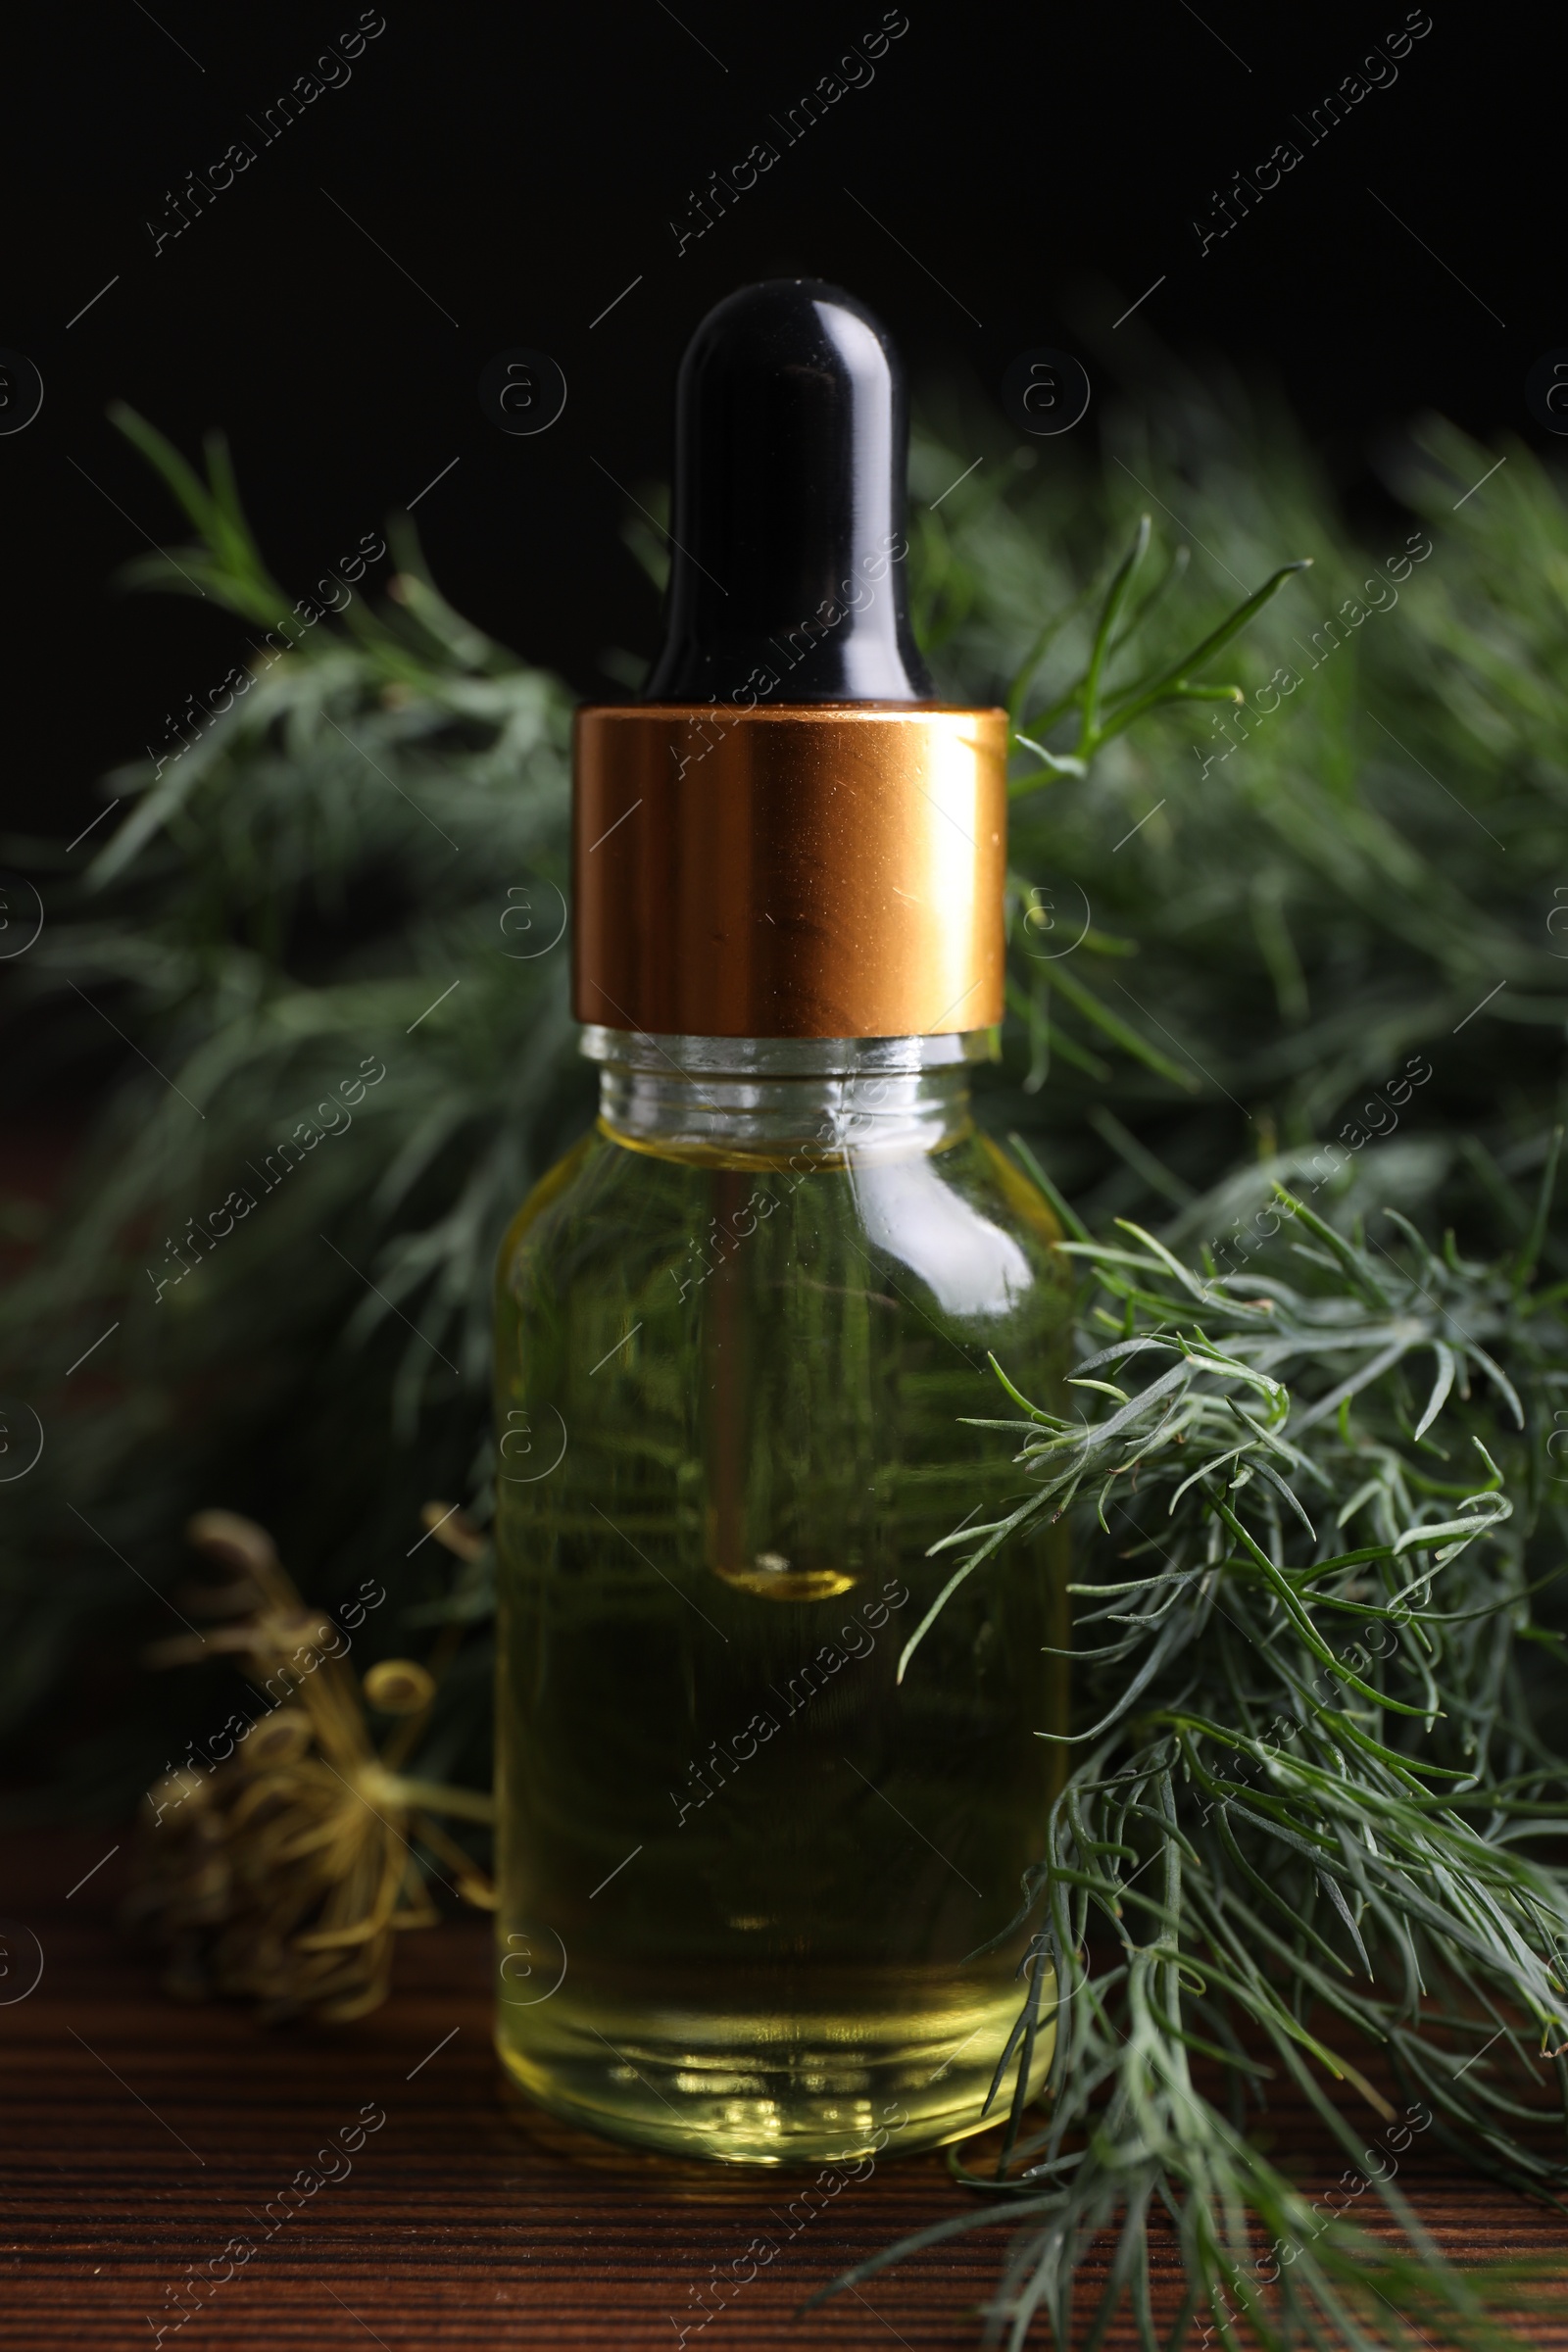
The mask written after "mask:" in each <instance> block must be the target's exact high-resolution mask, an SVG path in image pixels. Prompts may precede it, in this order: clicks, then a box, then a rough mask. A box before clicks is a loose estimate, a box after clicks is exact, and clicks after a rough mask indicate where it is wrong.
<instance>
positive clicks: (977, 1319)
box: [496, 279, 1068, 2164]
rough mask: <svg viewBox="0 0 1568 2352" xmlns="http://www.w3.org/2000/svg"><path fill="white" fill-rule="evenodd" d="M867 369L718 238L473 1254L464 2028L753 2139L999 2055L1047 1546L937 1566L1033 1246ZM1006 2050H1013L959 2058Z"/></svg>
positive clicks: (975, 898) (966, 762)
mask: <svg viewBox="0 0 1568 2352" xmlns="http://www.w3.org/2000/svg"><path fill="white" fill-rule="evenodd" d="M906 433H907V425H906V414H905V400H904V389H903V379H902V374H901V371H900V368H899V365H898V361H897V357H896V355H895V353H894V351H893V349H892V347H891V345H890V343H889V340H888V337H887V335H886V334H885V332H884V331H883V329H882V328H881V327H880V326H879V325H878V323H877V321H876V320H875V319H873V318H872V317H871V316H870V314H869V313H868V312H867V311H866V310H865V309H864V308H863V307H862V306H861V305H860V304H859V303H858V302H857V301H855V300H854V298H853V297H851V296H849V295H847V294H844V293H842V292H840V291H839V290H838V289H837V288H834V287H832V286H827V285H823V284H819V283H815V282H812V281H809V280H799V279H791V280H786V281H777V282H773V283H769V284H765V285H760V286H752V287H748V288H745V289H744V290H743V291H742V292H740V293H738V294H736V295H734V296H732V297H731V298H730V299H729V300H728V301H726V302H724V303H721V304H720V305H719V306H718V308H717V309H716V310H714V311H713V312H711V314H710V316H709V317H708V318H707V319H705V320H704V321H703V323H702V324H701V326H700V327H699V328H698V331H697V334H696V336H695V337H694V339H693V342H692V344H691V346H690V348H689V349H688V351H687V354H686V358H685V361H684V363H683V366H682V368H681V373H680V380H679V388H678V400H677V464H676V494H675V519H674V530H673V533H672V538H673V544H674V559H673V567H672V573H671V581H670V590H669V600H668V636H667V640H666V645H665V649H664V652H663V655H662V659H661V662H660V663H659V665H658V667H657V669H656V671H655V673H654V675H653V678H652V680H651V683H650V688H649V693H648V699H647V700H645V701H643V702H640V703H637V704H634V705H628V706H624V707H615V708H612V707H606V708H596V709H590V710H586V711H581V712H580V713H579V715H578V726H577V745H576V787H575V811H574V844H575V876H574V893H575V897H574V914H575V922H574V956H575V1009H576V1012H577V1015H578V1018H579V1019H580V1021H581V1022H582V1024H583V1032H582V1046H583V1051H584V1053H585V1054H588V1055H589V1056H590V1057H591V1058H592V1059H594V1060H596V1061H597V1062H598V1063H599V1064H600V1069H601V1096H600V1115H599V1120H598V1123H597V1126H596V1128H595V1129H594V1131H593V1132H592V1133H591V1134H590V1135H589V1136H587V1137H585V1138H584V1139H583V1141H582V1142H581V1143H580V1144H579V1145H578V1146H577V1147H576V1149H575V1150H574V1151H572V1152H570V1153H568V1155H567V1156H566V1158H565V1159H564V1161H562V1163H561V1164H560V1165H559V1166H558V1167H557V1168H556V1169H554V1170H553V1171H552V1173H551V1174H550V1175H548V1176H547V1177H546V1178H545V1179H544V1181H543V1182H542V1183H541V1184H540V1185H539V1186H538V1187H537V1188H536V1189H535V1191H534V1192H533V1194H532V1195H531V1196H530V1197H529V1199H528V1200H527V1201H525V1202H524V1203H523V1205H522V1207H521V1208H520V1209H519V1211H518V1213H517V1215H516V1217H515V1220H514V1221H513V1224H512V1226H511V1228H510V1230H509V1232H508V1234H507V1237H506V1241H505V1243H504V1246H503V1249H502V1251H501V1259H500V1268H499V1281H498V1315H497V1359H496V1382H497V1389H496V1403H497V1416H498V1442H499V1455H500V1459H499V1464H498V1485H497V1496H498V1505H497V1554H498V1567H499V1603H500V1620H499V1640H500V1663H499V1681H498V1702H499V1703H498V1727H499V1729H498V1792H499V1804H500V1832H499V1836H500V1860H499V1879H500V1915H499V1921H498V1933H499V1963H498V1965H499V1980H500V1981H499V1988H498V1996H499V1997H498V2003H497V2040H498V2046H499V2049H500V2052H501V2056H502V2059H503V2061H504V2063H505V2065H506V2067H507V2068H508V2070H509V2072H510V2073H511V2075H512V2076H513V2077H514V2078H515V2081H516V2082H517V2083H518V2084H520V2085H521V2087H522V2088H523V2090H524V2091H525V2092H526V2093H527V2094H528V2095H529V2096H530V2097H532V2098H533V2099H535V2100H536V2101H538V2102H539V2103H540V2104H541V2105H543V2106H545V2107H547V2108H550V2109H551V2110H553V2111H554V2112H556V2113H557V2114H560V2115H563V2116H565V2117H568V2118H570V2119H571V2120H573V2121H576V2122H578V2123H581V2124H584V2125H587V2126H590V2127H592V2128H593V2129H596V2130H599V2131H606V2132H610V2133H612V2134H613V2135H615V2136H617V2137H620V2138H624V2139H630V2140H635V2141H640V2142H644V2143H647V2144H651V2145H654V2146H658V2147H662V2148H666V2149H670V2150H674V2151H677V2152H679V2153H682V2154H686V2155H706V2156H712V2157H720V2158H728V2159H732V2160H743V2161H751V2162H757V2163H764V2164H777V2163H788V2162H813V2163H821V2162H823V2161H826V2160H829V2159H834V2158H842V2157H854V2156H858V2155H861V2154H863V2153H865V2152H866V2151H867V2150H870V2149H876V2148H883V2147H886V2148H888V2149H889V2150H890V2151H891V2150H893V2149H912V2148H917V2147H921V2146H928V2145H930V2144H932V2143H934V2142H937V2141H942V2140H950V2139H956V2138H960V2137H962V2136H963V2135H964V2134H965V2133H968V2132H972V2131H977V2130H979V2129H981V2128H982V2126H983V2123H984V2122H985V2120H986V2118H987V2114H988V2105H987V2102H988V2099H992V2101H993V2103H992V2104H991V2106H990V2108H989V2113H990V2115H991V2116H993V2117H994V2116H995V2114H996V2113H997V2112H998V2108H997V2104H996V2100H997V2099H1000V2101H1001V2104H1002V2105H1003V2106H1004V2107H1005V2103H1006V2100H1007V2099H1008V2098H1009V2097H1010V2095H1011V2091H1012V2088H1013V2083H1014V2077H1015V2072H1016V2068H1017V2066H1018V2065H1019V2064H1020V2063H1022V2062H1023V2060H1022V2056H1021V2053H1020V2052H1019V2051H1018V2050H1016V2049H1015V2050H1014V2051H1013V2052H1012V2054H1011V2055H1010V2056H1009V2057H1008V2058H1007V2063H1006V2065H1005V2066H1002V2065H1001V2062H1002V2060H1003V2058H1004V2054H1005V2052H1006V2051H1007V2048H1008V2043H1009V2036H1010V2034H1011V2032H1012V2028H1013V2026H1014V2024H1015V2021H1016V2020H1017V2018H1018V2016H1019V2014H1020V2011H1021V2010H1022V2009H1023V2008H1024V2006H1025V2004H1026V2002H1027V2003H1028V2004H1029V2005H1030V2006H1031V2009H1032V2013H1033V2015H1034V2018H1035V2020H1036V2024H1037V2028H1038V2031H1037V2032H1036V2033H1035V2034H1034V2036H1033V2038H1032V2040H1031V2042H1030V2044H1029V2074H1030V2079H1031V2082H1032V2083H1033V2082H1038V2081H1039V2080H1040V2079H1041V2078H1042V2077H1043V2075H1044V2073H1045V2069H1046V2066H1047V2064H1048V2063H1049V2059H1050V2054H1051V2046H1052V2027H1051V2016H1052V1999H1051V1996H1052V1990H1053V1987H1052V1985H1051V1982H1050V1978H1049V1973H1044V1972H1042V1969H1041V1967H1040V1964H1039V1963H1038V1961H1037V1960H1036V1959H1034V1958H1033V1957H1032V1956H1031V1954H1030V1951H1029V1943H1028V1935H1029V1932H1028V1929H1027V1928H1026V1927H1024V1926H1021V1925H1020V1924H1019V1917H1020V1913H1021V1909H1022V1901H1021V1894H1020V1887H1021V1882H1022V1879H1023V1874H1024V1873H1025V1872H1026V1871H1027V1870H1028V1869H1029V1867H1030V1866H1031V1865H1032V1864H1034V1863H1035V1862H1037V1861H1038V1859H1039V1857H1040V1855H1041V1852H1042V1850H1043V1845H1044V1831H1045V1820H1046V1813H1047V1809H1048V1806H1049V1803H1050V1801H1051V1797H1052V1795H1053V1793H1054V1789H1055V1787H1056V1786H1057V1785H1058V1778H1059V1766H1058V1763H1057V1761H1056V1759H1057V1758H1059V1756H1060V1754H1061V1752H1062V1751H1061V1750H1060V1748H1059V1747H1056V1746H1054V1745H1053V1744H1052V1743H1051V1742H1050V1741H1049V1740H1043V1739H1041V1738H1040V1737H1039V1736H1038V1735H1039V1734H1041V1733H1042V1732H1046V1733H1054V1732H1055V1733H1059V1732H1060V1731H1062V1730H1064V1729H1065V1721H1064V1715H1065V1704H1066V1693H1065V1686H1064V1681H1063V1669H1062V1666H1061V1652H1062V1651H1063V1650H1064V1648H1065V1645H1066V1629H1065V1607H1066V1601H1065V1593H1064V1584H1063V1576H1064V1562H1063V1559H1062V1556H1061V1552H1060V1546H1059V1543H1058V1540H1057V1539H1056V1538H1055V1537H1054V1536H1052V1535H1049V1534H1041V1533H1036V1534H1034V1535H1033V1536H1031V1537H1029V1538H1028V1539H1027V1540H1023V1541H1020V1542H1017V1543H1015V1544H1012V1545H1011V1546H1010V1547H1004V1549H1003V1550H1002V1551H1001V1552H999V1553H998V1554H997V1555H996V1556H995V1557H993V1558H992V1559H991V1560H990V1561H989V1562H988V1563H987V1564H986V1565H985V1566H984V1567H983V1568H981V1569H979V1570H978V1571H977V1572H976V1573H975V1574H974V1575H973V1576H971V1577H970V1578H969V1579H968V1580H967V1581H966V1582H965V1583H963V1584H962V1585H961V1586H960V1588H959V1589H958V1590H957V1591H956V1593H954V1594H953V1596H952V1598H951V1599H950V1600H949V1601H948V1602H947V1604H946V1606H945V1607H944V1608H943V1609H942V1611H941V1612H940V1614H939V1615H938V1616H937V1618H936V1620H935V1622H934V1624H933V1625H932V1627H931V1629H930V1631H929V1633H928V1634H927V1635H926V1636H925V1638H924V1640H923V1641H922V1642H921V1644H920V1646H919V1648H918V1649H917V1651H916V1652H915V1654H914V1655H913V1657H912V1658H911V1659H910V1661H909V1663H908V1668H907V1673H905V1674H904V1675H903V1676H902V1678H901V1675H900V1659H901V1655H902V1653H903V1651H904V1650H905V1647H906V1645H907V1642H908V1641H909V1638H910V1636H911V1634H912V1633H913V1631H914V1629H915V1627H916V1626H917V1625H918V1624H919V1623H920V1621H921V1619H922V1618H923V1617H924V1616H925V1614H926V1612H927V1610H928V1609H929V1607H930V1605H931V1603H932V1602H933V1600H934V1599H935V1598H936V1596H937V1595H938V1593H940V1592H941V1590H942V1588H943V1586H944V1585H945V1584H946V1583H947V1581H948V1579H949V1578H950V1576H951V1574H952V1571H953V1565H954V1554H953V1553H952V1552H951V1551H950V1552H947V1553H941V1552H939V1553H938V1554H937V1555H936V1556H935V1557H933V1556H932V1555H931V1547H932V1546H933V1545H934V1544H940V1543H941V1541H942V1540H943V1539H944V1538H946V1537H949V1536H951V1535H952V1534H953V1533H954V1532H955V1531H956V1530H958V1529H960V1528H963V1527H974V1526H977V1525H982V1524H985V1523H987V1522H989V1521H992V1520H995V1519H997V1518H999V1517H1001V1516H1002V1515H1003V1514H1004V1512H1005V1507H1006V1505H1007V1504H1008V1503H1009V1502H1011V1501H1014V1500H1016V1499H1019V1498H1021V1495H1023V1494H1024V1493H1025V1492H1026V1491H1027V1489H1026V1486H1025V1485H1024V1482H1023V1481H1022V1479H1021V1477H1020V1473H1019V1471H1018V1469H1017V1467H1016V1465H1015V1463H1014V1461H1013V1458H1012V1457H1013V1452H1014V1447H1013V1445H1012V1444H1011V1442H1010V1441H1009V1440H1008V1438H1007V1436H1006V1434H1005V1432H999V1431H997V1430H995V1429H986V1428H982V1427H977V1426H975V1420H976V1418H981V1419H983V1418H985V1417H988V1416H989V1417H992V1418H995V1417H997V1416H999V1415H1005V1414H1006V1413H1007V1412H1008V1411H1010V1409H1011V1408H1010V1407H1008V1405H1007V1403H1006V1399H1005V1397H1004V1396H1003V1395H1002V1392H1001V1391H1000V1389H999V1388H998V1386H997V1383H996V1381H995V1378H994V1375H993V1373H992V1371H991V1369H990V1366H989V1363H988V1360H987V1359H988V1356H989V1355H993V1354H994V1355H995V1356H996V1358H997V1359H998V1361H999V1362H1000V1363H1001V1364H1002V1365H1003V1366H1004V1367H1005V1369H1006V1370H1007V1372H1008V1373H1009V1375H1010V1376H1011V1377H1012V1378H1013V1379H1014V1380H1015V1381H1016V1382H1017V1383H1018V1384H1019V1386H1020V1387H1021V1388H1023V1389H1024V1391H1025V1392H1026V1393H1027V1394H1030V1395H1032V1396H1034V1397H1036V1398H1037V1399H1039V1400H1040V1401H1042V1402H1049V1400H1050V1399H1051V1397H1052V1396H1053V1394H1054V1391H1055V1390H1056V1388H1057V1385H1058V1383H1059V1381H1060V1378H1061V1373H1062V1355H1063V1348H1064V1344H1065V1342H1064V1335H1065V1329H1066V1319H1067V1312H1068V1286H1067V1283H1066V1280H1065V1277H1064V1269H1063V1266H1062V1263H1061V1260H1060V1259H1059V1257H1058V1256H1057V1254H1056V1251H1055V1248H1054V1245H1055V1243H1056V1242H1057V1240H1059V1238H1060V1237H1059V1234H1058V1232H1057V1229H1056V1226H1055V1223H1054V1218H1053V1216H1052V1213H1051V1211H1050V1209H1049V1208H1048V1206H1047V1204H1046V1203H1045V1201H1043V1200H1042V1199H1041V1197H1040V1196H1039V1194H1038V1193H1037V1192H1036V1191H1035V1190H1034V1188H1033V1187H1032V1186H1031V1185H1029V1184H1028V1183H1027V1182H1026V1181H1025V1179H1024V1178H1023V1177H1022V1176H1021V1175H1020V1174H1019V1173H1018V1171H1017V1170H1016V1169H1015V1168H1014V1167H1013V1166H1012V1164H1011V1163H1010V1161H1008V1160H1007V1159H1006V1158H1005V1156H1004V1155H1003V1153H1002V1152H999V1151H998V1150H997V1149H996V1148H995V1147H994V1146H993V1145H992V1144H991V1143H990V1142H989V1141H988V1140H987V1139H986V1138H985V1137H984V1136H983V1135H981V1134H980V1133H979V1132H978V1131H977V1130H976V1127H975V1124H974V1120H973V1117H972V1114H971V1110H970V1103H969V1086H968V1080H969V1068H970V1065H971V1063H972V1062H973V1061H974V1060H975V1059H977V1058H979V1057H981V1056H982V1055H983V1054H985V1052H986V1051H987V1041H988V1035H989V1033H990V1032H991V1030H992V1029H993V1027H994V1025H995V1024H996V1023H997V1022H998V1021H999V1020H1000V1018H1001V1015H1002V1009H1003V935H1002V900H1003V881H1004V868H1005V780H1004V777H1005V718H1004V714H1003V713H1002V712H1001V711H972V710H959V709H954V708H952V707H949V706H945V705H942V704H940V703H938V702H937V701H936V700H935V699H934V697H933V695H932V690H931V686H930V681H929V679H928V678H927V676H926V673H925V670H924V668H923V666H922V664H921V662H920V659H919V656H918V654H917V652H916V650H915V647H914V642H913V638H912V634H911V632H910V628H909V623H908V617H907V596H906V589H905V557H906V555H907V541H906V539H905V536H904V495H905V492H904V468H905V462H906ZM999 2066H1000V2067H1001V2082H1000V2087H998V2088H997V2090H996V2094H995V2098H993V2091H994V2080H995V2078H997V2076H998V2070H999Z"/></svg>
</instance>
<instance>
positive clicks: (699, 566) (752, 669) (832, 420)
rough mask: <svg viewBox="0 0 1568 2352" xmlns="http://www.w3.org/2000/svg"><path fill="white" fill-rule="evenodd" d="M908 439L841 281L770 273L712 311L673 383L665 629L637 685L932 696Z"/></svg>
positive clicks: (758, 701) (747, 697)
mask: <svg viewBox="0 0 1568 2352" xmlns="http://www.w3.org/2000/svg"><path fill="white" fill-rule="evenodd" d="M907 451H908V405H907V395H906V392H905V384H904V370H903V368H902V366H901V364H900V361H899V356H898V353H897V352H896V351H895V349H894V347H893V345H892V342H891V341H890V340H889V337H888V335H887V332H886V330H885V328H884V327H883V326H882V325H881V324H880V323H879V321H878V320H877V319H874V318H873V317H872V315H871V313H870V312H869V311H868V310H867V309H866V308H865V306H864V304H863V303H859V302H857V301H856V299H855V297H854V296H853V295H852V294H846V293H844V292H842V291H841V289H840V288H839V287H837V286H829V285H824V284H822V283H821V282H820V281H819V280H817V279H813V278H774V279H770V280H768V281H767V282H766V283H764V284H761V285H756V286H743V287H742V288H741V290H740V292H739V293H737V294H732V295H730V296H729V298H728V300H727V301H724V302H721V303H719V304H718V306H717V307H716V309H714V310H711V311H710V312H709V314H708V317H707V318H706V319H704V320H703V322H702V324H701V325H700V326H699V327H698V329H697V332H696V333H695V335H694V336H693V337H692V340H691V342H690V343H689V345H688V346H687V349H686V356H685V358H684V359H683V361H682V362H681V368H680V377H679V382H678V385H677V390H676V421H675V497H674V523H673V529H672V532H671V538H672V541H673V547H672V551H671V567H670V577H669V593H668V599H667V604H666V613H667V633H666V636H665V640H664V650H663V652H662V655H661V656H660V659H659V662H658V664H657V666H656V667H655V670H654V673H653V676H652V677H651V679H650V680H649V683H648V687H647V690H646V699H647V700H648V701H650V702H660V703H706V702H709V701H711V700H716V701H717V702H718V703H719V704H720V705H721V706H722V705H730V706H731V707H734V708H739V709H750V708H754V707H757V708H763V709H765V708H767V707H768V706H770V705H771V706H774V707H776V706H778V705H780V704H787V703H919V702H929V701H931V700H932V699H933V693H932V686H931V681H930V678H929V677H928V675H927V673H926V669H925V664H924V663H923V662H922V661H921V659H920V656H919V653H918V651H917V650H916V647H915V643H914V635H913V632H912V630H911V628H910V626H909V616H908V605H907V585H906V581H907V565H906V564H905V561H904V556H905V553H906V550H907V542H906V540H905V537H904V522H905V472H906V466H907ZM769 680H771V681H772V683H769V682H768V681H769Z"/></svg>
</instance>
